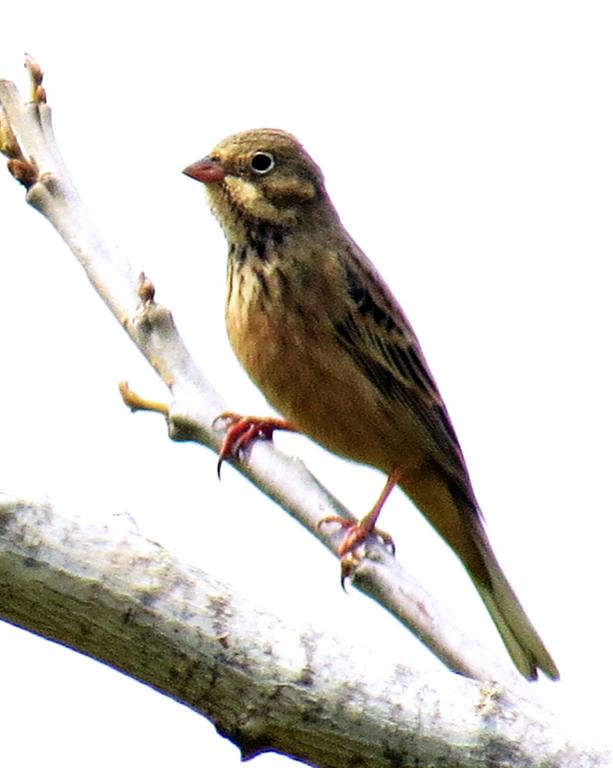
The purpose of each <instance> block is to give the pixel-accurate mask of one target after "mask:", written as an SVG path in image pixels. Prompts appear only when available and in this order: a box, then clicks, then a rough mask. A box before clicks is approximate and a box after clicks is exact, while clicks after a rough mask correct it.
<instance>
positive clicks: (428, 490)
mask: <svg viewBox="0 0 613 768" xmlns="http://www.w3.org/2000/svg"><path fill="white" fill-rule="evenodd" d="M400 487H401V488H402V489H403V490H404V491H405V493H406V494H407V495H408V496H409V497H410V498H411V499H412V500H413V502H414V503H415V505H416V506H417V507H418V509H420V510H421V511H422V512H423V514H424V515H425V517H426V518H427V519H428V521H429V522H430V523H431V524H432V525H433V526H434V528H435V529H436V530H437V531H438V532H439V533H440V535H441V536H442V537H443V539H445V541H446V542H447V544H449V546H450V547H451V549H452V550H453V551H454V552H455V553H456V554H457V555H458V557H459V558H460V560H461V561H462V563H463V564H464V566H465V568H466V570H467V571H468V573H469V575H470V577H471V579H472V581H473V583H474V585H475V586H476V588H477V591H478V592H479V594H480V595H481V599H482V600H483V602H484V603H485V607H486V608H487V610H488V611H489V614H490V616H491V617H492V619H493V620H494V624H495V625H496V628H497V629H498V632H499V633H500V636H501V638H502V640H503V642H504V644H505V646H506V647H507V650H508V652H509V654H510V656H511V658H512V659H513V662H514V663H515V666H516V667H517V669H518V670H519V671H520V672H521V674H522V675H523V676H524V677H526V678H527V679H528V680H534V679H535V678H536V676H537V671H538V670H539V669H541V670H542V671H543V672H544V673H545V674H546V675H547V676H548V677H550V678H552V680H556V679H557V678H558V677H559V674H558V670H557V667H556V665H555V663H554V661H553V659H552V658H551V656H550V655H549V652H548V651H547V649H546V648H545V646H544V644H543V641H542V640H541V638H540V637H539V635H538V633H537V631H536V629H535V628H534V627H533V626H532V622H531V621H530V619H529V618H528V616H527V615H526V612H525V611H524V609H523V608H522V607H521V605H520V603H519V600H518V599H517V597H516V595H515V592H513V589H512V587H511V585H510V584H509V582H508V581H507V578H506V576H505V575H504V573H503V572H502V569H501V567H500V565H498V560H496V556H495V555H494V552H493V551H492V547H491V546H490V543H489V541H488V538H487V534H486V532H485V528H484V527H483V523H482V521H481V516H480V513H479V511H478V509H477V507H476V503H475V502H473V500H472V498H471V496H472V494H471V493H468V492H467V493H466V494H459V493H454V492H453V490H452V487H451V486H450V484H448V483H446V482H441V477H440V473H439V472H438V471H437V472H433V473H431V474H429V475H428V474H423V475H422V476H421V477H420V478H419V481H418V482H416V481H415V478H414V477H411V475H409V474H408V473H407V477H406V480H405V479H402V480H401V481H400Z"/></svg>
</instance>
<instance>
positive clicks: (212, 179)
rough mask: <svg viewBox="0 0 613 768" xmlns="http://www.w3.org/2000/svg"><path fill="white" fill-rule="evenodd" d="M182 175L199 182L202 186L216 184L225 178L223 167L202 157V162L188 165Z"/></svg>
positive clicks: (198, 161)
mask: <svg viewBox="0 0 613 768" xmlns="http://www.w3.org/2000/svg"><path fill="white" fill-rule="evenodd" d="M183 173H184V174H185V175H186V176H189V177H190V178H191V179H195V180H196V181H201V182H202V183H203V184H217V183H218V182H220V181H223V179H224V178H225V176H226V172H225V170H224V169H223V167H222V166H221V165H220V164H219V163H217V162H215V160H211V159H210V158H209V157H203V158H202V160H197V161H196V162H195V163H192V164H191V165H188V166H187V168H184V169H183Z"/></svg>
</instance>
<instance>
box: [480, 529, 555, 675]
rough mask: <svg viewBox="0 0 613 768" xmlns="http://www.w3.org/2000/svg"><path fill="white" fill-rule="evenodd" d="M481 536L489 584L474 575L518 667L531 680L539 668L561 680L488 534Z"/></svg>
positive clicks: (481, 594)
mask: <svg viewBox="0 0 613 768" xmlns="http://www.w3.org/2000/svg"><path fill="white" fill-rule="evenodd" d="M479 533H480V535H479V536H478V537H477V542H476V543H477V546H478V548H479V550H480V552H481V556H482V558H483V561H484V564H485V567H486V569H487V572H488V575H489V584H486V583H484V582H483V581H482V580H481V579H479V578H478V577H476V576H475V575H473V574H472V573H471V574H470V575H471V578H472V580H473V582H474V584H475V586H476V588H477V591H478V592H479V595H480V596H481V599H482V600H483V602H484V604H485V607H486V608H487V610H488V611H489V614H490V616H491V617H492V619H493V621H494V624H495V625H496V628H497V629H498V632H499V634H500V637H501V638H502V640H503V642H504V644H505V646H506V648H507V650H508V652H509V654H510V656H511V658H512V659H513V662H514V663H515V666H516V667H517V669H518V670H519V671H520V672H521V674H522V675H523V676H524V677H525V678H527V679H528V680H535V679H536V677H537V671H538V670H539V669H541V670H542V671H543V672H544V673H545V674H546V675H547V677H550V678H551V679H552V680H557V679H558V678H559V677H560V674H559V672H558V668H557V667H556V664H555V662H554V660H553V659H552V658H551V655H550V654H549V652H548V650H547V649H546V648H545V645H544V644H543V641H542V640H541V638H540V637H539V634H538V632H537V631H536V629H535V628H534V626H533V624H532V622H531V621H530V619H529V618H528V616H527V615H526V612H525V611H524V609H523V608H522V607H521V604H520V602H519V600H518V599H517V596H516V595H515V592H513V588H512V587H511V585H510V584H509V582H508V581H507V578H506V576H505V575H504V573H503V572H502V569H501V568H500V566H499V565H498V561H497V560H496V557H495V555H494V553H493V552H492V549H491V547H490V545H489V542H488V541H487V539H485V533H484V532H483V531H480V532H479ZM469 573H470V571H469Z"/></svg>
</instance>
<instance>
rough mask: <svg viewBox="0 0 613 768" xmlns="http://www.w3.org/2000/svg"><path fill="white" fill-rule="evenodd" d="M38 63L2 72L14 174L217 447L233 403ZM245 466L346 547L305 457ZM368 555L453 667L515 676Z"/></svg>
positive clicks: (176, 412) (199, 435)
mask: <svg viewBox="0 0 613 768" xmlns="http://www.w3.org/2000/svg"><path fill="white" fill-rule="evenodd" d="M28 67H29V71H30V74H31V76H32V80H33V89H32V90H33V100H32V101H30V102H28V103H26V104H22V103H21V98H20V96H19V92H18V91H17V89H16V87H15V86H14V85H13V83H11V82H8V81H0V104H1V106H2V109H3V110H4V116H3V119H2V122H1V123H0V149H1V150H2V151H3V152H4V153H5V154H7V155H8V156H10V157H11V160H10V161H9V167H10V169H11V171H12V173H13V175H14V176H15V177H16V178H17V179H18V180H19V181H20V182H21V183H22V184H24V186H26V187H27V190H28V191H27V201H28V202H29V203H30V204H31V205H32V206H33V207H35V208H36V209H37V210H38V211H40V212H41V213H42V214H43V215H44V216H45V217H46V218H47V219H48V220H49V221H50V222H51V224H52V225H53V226H54V227H55V228H56V229H57V231H58V232H59V233H60V235H61V236H62V237H63V238H64V240H65V241H66V243H67V244H68V246H69V247H70V249H71V250H72V252H73V253H74V255H75V256H76V257H77V259H78V260H79V262H80V263H81V265H82V266H83V268H84V270H85V271H86V273H87V276H88V277H89V279H90V281H91V283H92V285H93V286H94V288H95V289H96V291H97V292H98V294H99V295H100V296H101V297H102V299H103V300H104V301H105V303H106V304H107V306H108V307H109V309H110V310H111V312H112V313H113V315H114V316H115V317H116V319H117V320H118V321H119V322H120V323H121V325H122V326H123V327H124V329H125V330H126V331H127V333H128V334H129V335H130V337H131V338H132V339H133V341H134V342H135V343H136V345H137V346H138V347H139V349H140V350H141V351H142V353H143V354H144V355H145V357H146V358H147V360H148V361H149V362H150V363H151V365H152V366H153V368H154V369H155V370H156V371H157V373H158V374H159V375H160V377H161V378H162V380H163V381H164V383H165V384H166V385H167V386H168V387H169V389H170V392H171V393H172V398H173V402H172V403H171V405H170V407H169V412H168V416H167V421H168V425H169V432H170V436H171V437H172V438H173V439H177V440H193V441H196V442H199V443H201V444H203V445H205V446H208V447H211V448H213V449H215V450H217V449H218V448H219V445H220V442H221V438H222V434H221V433H220V432H219V431H218V430H216V429H215V428H214V426H213V425H214V420H215V417H216V416H217V415H218V414H219V413H220V412H221V411H223V410H224V408H223V403H222V401H221V398H220V397H219V395H218V394H217V393H216V392H215V390H214V389H213V388H212V386H211V385H210V384H209V383H208V381H207V380H206V379H205V377H204V376H203V374H202V372H201V371H200V370H199V368H198V366H197V365H196V364H195V362H194V361H193V359H192V357H191V355H190V354H189V352H188V350H187V349H186V347H185V345H184V343H183V340H182V339H181V337H180V335H179V334H178V332H177V329H176V327H175V325H174V322H173V320H172V316H171V314H170V312H169V311H168V310H167V309H165V308H164V307H162V306H160V305H158V304H156V303H155V301H154V293H155V291H154V288H153V286H152V284H151V282H150V281H148V280H146V279H144V278H142V277H141V278H139V277H138V276H137V275H135V274H134V273H133V272H132V270H131V268H130V266H129V263H128V262H127V260H126V259H123V258H121V256H120V255H119V254H118V252H117V250H116V249H115V248H110V247H109V246H108V245H107V244H106V243H105V242H104V240H103V239H102V238H101V237H100V236H99V235H98V233H97V232H96V231H95V229H94V227H93V226H92V224H91V222H90V219H89V216H88V214H87V211H86V210H85V208H84V206H83V203H82V201H81V199H80V197H79V195H78V193H77V191H76V189H75V187H74V184H73V182H72V180H71V178H70V176H69V175H68V172H67V170H66V167H65V164H64V162H63V160H62V157H61V153H60V151H59V148H58V146H57V144H56V141H55V137H54V134H53V129H52V124H51V110H50V108H49V107H48V105H47V104H46V101H45V99H46V95H45V94H44V91H43V90H42V73H41V72H40V70H39V68H37V67H36V65H34V63H33V62H32V61H31V60H29V61H28ZM0 114H1V113H0ZM237 468H238V469H239V471H241V472H242V473H243V474H244V475H245V476H246V477H247V478H249V479H250V480H251V481H252V482H253V483H254V484H255V485H257V486H258V487H259V488H260V489H261V490H262V491H263V492H264V493H266V494H267V495H268V496H269V497H270V498H271V499H273V500H274V501H276V502H277V503H278V504H280V505H281V506H282V507H283V508H284V509H286V510H287V511H288V512H289V513H290V514H291V515H292V516H293V517H295V518H296V519H297V520H298V521H299V522H300V523H301V524H302V525H304V526H305V527H306V528H307V529H308V530H309V531H310V532H311V533H312V534H313V535H314V536H316V537H317V538H318V539H319V540H320V541H321V542H322V543H323V544H324V545H325V546H326V547H327V548H328V549H329V550H330V551H331V552H333V553H336V548H337V546H338V544H339V540H340V536H341V532H340V531H338V530H336V528H337V526H333V525H326V526H319V525H318V523H319V521H320V520H321V519H322V518H323V517H326V516H328V515H342V516H345V517H351V515H350V513H349V512H348V511H347V510H346V509H344V508H343V507H342V506H341V505H340V503H339V502H338V501H336V500H335V499H334V498H333V497H332V496H331V495H330V494H329V493H328V492H327V491H326V490H325V489H324V488H323V487H322V486H321V485H320V484H319V483H318V482H317V481H316V480H315V478H313V476H312V475H311V474H310V473H309V472H308V471H307V470H306V469H305V468H304V466H303V465H302V464H301V463H300V462H297V461H295V460H291V459H289V458H288V457H286V456H284V455H283V454H281V453H280V452H278V451H277V450H275V448H274V447H273V446H271V445H261V444H260V445H256V446H254V449H253V450H252V451H250V453H249V455H248V456H247V457H245V458H244V460H242V461H241V462H240V463H239V465H238V467H237ZM367 555H369V557H366V558H364V559H363V560H362V561H361V562H360V564H359V565H358V566H357V568H356V569H355V572H354V573H353V575H352V578H353V583H354V585H355V586H356V587H357V588H358V589H360V590H361V591H363V592H364V593H365V594H367V595H369V596H370V597H371V598H373V599H374V600H376V601H377V602H379V603H380V604H381V605H383V606H384V607H385V608H386V609H387V610H388V611H390V612H391V613H392V614H393V615H394V616H396V617H397V618H398V619H399V620H400V621H401V622H402V623H403V624H405V625H406V626H407V627H409V629H411V631H413V632H414V633H415V634H416V635H417V636H418V637H419V638H420V639H421V640H422V641H423V642H424V643H425V644H426V645H427V646H428V647H429V648H430V649H431V650H432V651H433V653H435V654H436V655H437V656H438V657H439V658H440V659H441V660H442V661H443V662H444V663H445V664H446V665H447V666H448V667H450V668H451V669H452V670H454V671H457V672H459V673H461V674H463V675H467V676H469V677H473V678H476V679H481V680H489V679H492V678H495V679H497V680H498V681H500V682H502V681H504V682H505V683H508V684H509V685H513V684H514V681H515V680H516V679H517V677H516V674H515V672H514V671H510V667H509V665H506V666H501V665H500V662H499V661H498V660H495V659H493V658H492V657H491V654H489V653H488V652H487V651H486V650H484V649H483V648H481V647H480V646H479V643H478V641H476V640H475V639H474V638H472V637H468V636H466V635H464V634H463V632H462V631H460V630H459V629H458V627H456V626H454V623H453V621H452V620H451V618H450V616H449V615H448V614H447V613H446V611H444V610H443V609H442V608H441V607H440V606H437V604H436V602H435V601H434V600H433V598H432V597H431V596H430V595H428V594H427V592H426V591H425V590H424V589H423V588H422V587H421V586H420V585H419V584H418V583H417V582H416V581H415V580H414V579H412V578H411V577H410V576H409V575H408V574H407V573H405V572H404V571H403V569H402V568H401V566H400V565H399V563H398V562H397V561H396V560H395V559H394V558H392V557H390V555H389V553H388V552H387V551H386V550H385V548H384V547H383V546H382V545H381V544H380V542H379V541H378V540H377V539H376V538H374V537H373V538H372V539H371V540H370V541H369V542H368V547H367Z"/></svg>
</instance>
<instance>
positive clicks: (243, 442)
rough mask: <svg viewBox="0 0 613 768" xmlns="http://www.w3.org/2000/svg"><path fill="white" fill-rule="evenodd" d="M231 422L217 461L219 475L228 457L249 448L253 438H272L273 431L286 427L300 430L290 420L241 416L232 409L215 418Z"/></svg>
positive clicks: (234, 456) (291, 429)
mask: <svg viewBox="0 0 613 768" xmlns="http://www.w3.org/2000/svg"><path fill="white" fill-rule="evenodd" d="M222 419H223V420H225V421H228V422H230V426H229V427H228V430H227V432H226V436H225V437H224V440H223V443H222V444H221V449H220V451H219V457H218V461H217V476H218V477H220V476H221V465H222V464H223V463H224V461H225V460H226V459H229V458H233V459H235V458H237V457H238V455H239V453H240V451H242V450H243V449H245V448H247V447H248V446H249V444H250V443H251V442H252V441H253V440H257V439H259V438H263V439H265V440H271V439H272V435H273V432H275V431H276V430H277V429H284V430H286V431H287V432H297V431H298V430H297V429H296V427H294V426H293V425H292V424H290V423H289V422H288V421H284V420H283V419H275V418H272V417H261V418H260V417H258V416H241V415H240V414H238V413H233V412H232V411H224V413H221V414H219V416H218V417H217V418H216V419H215V421H218V420H222Z"/></svg>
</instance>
